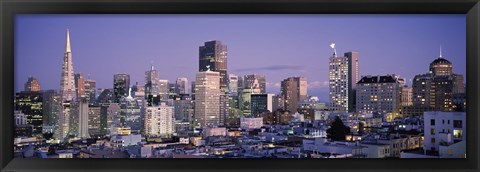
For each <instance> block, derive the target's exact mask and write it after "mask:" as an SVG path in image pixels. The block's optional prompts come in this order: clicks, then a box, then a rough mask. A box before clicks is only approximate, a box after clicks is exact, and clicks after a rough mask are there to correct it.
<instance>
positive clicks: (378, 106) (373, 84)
mask: <svg viewBox="0 0 480 172" xmlns="http://www.w3.org/2000/svg"><path fill="white" fill-rule="evenodd" d="M356 89H357V91H356V92H357V96H356V98H357V100H356V102H357V110H356V112H358V113H374V112H376V113H389V112H393V113H397V112H399V109H400V101H401V83H400V82H399V78H398V76H395V75H384V76H370V75H368V76H364V77H362V79H360V81H358V83H357V87H356Z"/></svg>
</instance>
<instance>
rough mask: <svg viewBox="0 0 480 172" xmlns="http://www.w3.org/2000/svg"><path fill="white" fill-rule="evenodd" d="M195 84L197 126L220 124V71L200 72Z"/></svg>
mask: <svg viewBox="0 0 480 172" xmlns="http://www.w3.org/2000/svg"><path fill="white" fill-rule="evenodd" d="M195 83H196V85H195V89H196V92H195V122H194V126H195V127H200V128H202V127H205V126H219V125H223V122H222V123H221V121H220V107H221V106H220V96H221V91H220V73H219V72H213V71H205V72H198V73H197V75H196V82H195Z"/></svg>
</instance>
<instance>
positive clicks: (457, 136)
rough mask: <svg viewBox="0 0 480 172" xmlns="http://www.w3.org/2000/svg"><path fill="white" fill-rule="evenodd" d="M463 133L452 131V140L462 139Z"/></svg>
mask: <svg viewBox="0 0 480 172" xmlns="http://www.w3.org/2000/svg"><path fill="white" fill-rule="evenodd" d="M462 136H463V131H462V130H453V138H462Z"/></svg>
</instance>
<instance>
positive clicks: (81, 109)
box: [77, 98, 90, 138]
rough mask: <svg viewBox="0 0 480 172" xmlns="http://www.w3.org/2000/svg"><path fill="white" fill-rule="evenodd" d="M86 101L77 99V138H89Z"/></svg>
mask: <svg viewBox="0 0 480 172" xmlns="http://www.w3.org/2000/svg"><path fill="white" fill-rule="evenodd" d="M88 113H89V111H88V101H87V99H85V98H79V101H78V123H77V125H78V137H80V138H90V134H89V132H88V128H89V127H88Z"/></svg>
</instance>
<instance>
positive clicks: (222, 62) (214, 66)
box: [199, 40, 227, 92]
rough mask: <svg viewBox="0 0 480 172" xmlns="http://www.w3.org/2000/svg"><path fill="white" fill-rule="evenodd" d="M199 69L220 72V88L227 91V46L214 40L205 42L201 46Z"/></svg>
mask: <svg viewBox="0 0 480 172" xmlns="http://www.w3.org/2000/svg"><path fill="white" fill-rule="evenodd" d="M199 60H200V62H199V71H200V72H204V71H208V70H210V71H214V72H219V73H220V89H221V90H222V92H226V91H227V46H226V45H223V44H222V42H220V41H217V40H214V41H208V42H205V45H204V46H200V47H199Z"/></svg>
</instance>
